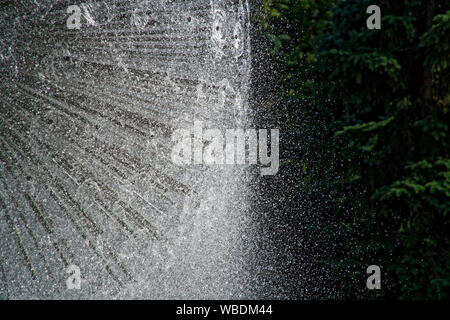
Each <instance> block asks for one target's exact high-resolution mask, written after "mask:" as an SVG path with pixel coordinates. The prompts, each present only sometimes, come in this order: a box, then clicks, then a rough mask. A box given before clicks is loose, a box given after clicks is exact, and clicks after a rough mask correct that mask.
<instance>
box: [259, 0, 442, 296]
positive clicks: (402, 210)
mask: <svg viewBox="0 0 450 320" xmlns="http://www.w3.org/2000/svg"><path fill="white" fill-rule="evenodd" d="M370 4H372V2H371V1H366V0H347V1H342V0H333V1H331V0H330V1H312V0H305V1H294V0H265V1H263V15H262V17H261V21H262V23H263V26H264V27H265V29H266V31H267V35H268V37H269V39H271V40H272V41H273V54H274V55H276V56H277V57H279V58H280V61H282V71H283V74H284V76H283V78H282V84H283V92H281V93H280V99H281V101H283V100H285V99H287V96H293V97H294V98H296V99H299V100H302V101H307V103H309V104H310V105H314V106H315V107H316V108H319V110H320V113H323V114H330V115H331V117H330V118H331V119H330V120H329V121H328V122H327V124H326V127H327V130H329V132H330V135H329V138H328V142H325V143H323V142H320V141H317V145H318V144H321V145H322V147H321V148H322V149H321V150H327V149H328V150H334V151H333V152H334V154H336V155H337V156H335V157H330V158H329V160H328V161H321V162H318V163H317V164H316V166H318V167H317V168H316V169H315V170H316V171H317V172H321V173H322V177H321V189H320V190H322V192H327V193H329V194H331V195H333V197H334V207H333V208H334V209H333V210H334V215H333V219H332V221H333V222H332V223H331V222H330V224H329V225H328V226H324V228H327V230H329V232H331V233H332V238H333V239H334V240H335V241H337V242H339V243H340V247H339V248H336V250H335V254H334V255H330V256H329V257H328V259H327V261H326V263H327V264H328V265H329V266H330V268H331V269H332V270H335V272H338V273H339V274H340V275H341V276H342V290H341V292H340V294H339V295H338V296H340V297H372V298H375V297H376V296H372V295H370V294H369V295H368V294H367V292H366V293H364V292H361V291H360V290H359V289H355V288H356V286H357V285H361V284H360V283H358V282H357V281H356V282H355V280H354V279H355V277H364V271H365V269H364V266H366V267H367V265H368V264H371V263H374V262H373V261H379V263H378V264H380V265H382V268H383V270H384V272H385V275H386V288H385V290H383V291H382V292H381V293H380V294H379V295H378V297H380V296H381V297H385V298H410V299H411V298H413V299H427V298H429V299H443V298H449V297H450V254H449V248H450V238H449V237H450V235H449V233H448V230H450V229H449V223H450V220H449V210H450V201H449V199H450V197H449V196H450V180H449V179H450V178H449V177H450V160H449V158H450V155H449V134H448V123H449V114H450V110H449V106H450V90H449V89H450V88H449V82H450V81H449V80H450V79H449V75H450V72H449V66H450V60H449V59H450V41H449V39H450V11H449V2H448V1H445V0H434V1H419V0H411V1H394V0H384V1H378V3H377V4H378V5H379V6H380V7H381V11H382V22H381V25H382V27H381V30H368V29H367V28H366V23H365V20H366V18H367V17H368V15H367V14H366V12H365V11H366V8H367V7H368V6H369V5H370ZM288 112H292V113H295V112H296V111H295V110H290V111H288ZM299 121H300V120H299ZM293 122H294V124H292V125H291V126H292V127H293V128H295V127H298V126H299V125H301V124H299V123H296V124H295V121H293ZM306 125H310V124H306ZM333 131H334V132H333ZM292 135H293V136H295V133H292ZM317 145H316V146H315V147H314V148H315V149H316V150H317V149H320V148H319V147H317ZM302 160H304V161H306V162H308V161H307V160H305V159H304V158H302ZM297 166H298V167H302V166H304V164H297ZM308 167H310V164H308ZM315 178H317V176H315ZM311 183H312V182H311ZM314 183H315V184H317V182H314ZM348 190H358V192H355V193H353V194H351V195H349V194H347V192H348ZM349 212H350V214H349Z"/></svg>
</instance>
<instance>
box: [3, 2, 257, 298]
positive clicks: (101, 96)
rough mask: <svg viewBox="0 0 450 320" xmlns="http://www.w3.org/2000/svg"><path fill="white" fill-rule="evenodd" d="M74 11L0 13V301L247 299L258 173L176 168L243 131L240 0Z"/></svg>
mask: <svg viewBox="0 0 450 320" xmlns="http://www.w3.org/2000/svg"><path fill="white" fill-rule="evenodd" d="M71 5H73V3H71V2H69V1H53V0H52V1H40V2H39V4H37V2H34V1H14V3H13V2H11V4H2V5H1V6H0V11H1V13H0V17H1V21H2V28H1V31H0V41H1V49H0V50H1V51H0V68H1V71H2V72H1V76H0V77H1V81H0V86H1V92H2V93H1V98H0V101H1V108H0V133H1V134H0V212H1V214H0V297H1V298H10V299H13V298H245V297H247V298H248V297H251V296H252V294H253V293H252V290H251V289H249V288H248V287H247V286H246V283H247V280H248V278H249V272H248V270H249V268H248V266H247V264H248V261H246V251H248V250H251V246H250V245H249V243H251V241H250V239H251V224H250V220H249V218H248V216H247V215H246V209H247V204H246V203H247V202H246V199H247V193H248V189H247V180H248V179H249V177H250V176H251V174H249V173H248V172H247V170H246V169H245V168H243V167H242V166H205V165H201V164H192V165H186V166H179V165H176V164H174V163H173V162H172V161H171V156H170V155H171V146H172V141H171V135H172V133H173V132H174V130H177V129H180V128H186V129H191V128H192V127H193V125H194V122H195V121H201V123H202V124H203V126H204V127H209V128H216V129H219V130H225V129H227V128H243V127H244V126H248V124H249V119H248V118H247V114H248V113H247V109H248V94H249V92H248V88H249V78H250V41H249V7H248V3H247V1H244V0H239V1H237V0H236V1H219V0H214V1H213V0H211V1H209V0H191V1H184V0H183V1H182V0H180V1H177V0H150V1H131V0H123V1H121V0H111V1H89V0H86V1H84V3H83V4H80V5H79V6H78V9H79V11H80V17H81V18H80V19H79V21H78V22H79V24H78V25H76V21H75V22H74V20H72V16H71V15H72V14H74V13H75V14H76V13H77V11H76V10H75V9H73V10H68V8H69V6H71ZM74 10H75V11H74ZM74 23H75V24H74ZM194 143H195V142H194ZM69 266H76V267H78V268H79V271H80V276H81V286H80V287H81V288H80V289H79V290H70V289H68V287H67V286H66V282H67V279H68V278H69V276H71V274H69V273H67V271H68V270H67V269H68V267H69ZM69 271H70V270H69Z"/></svg>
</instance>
